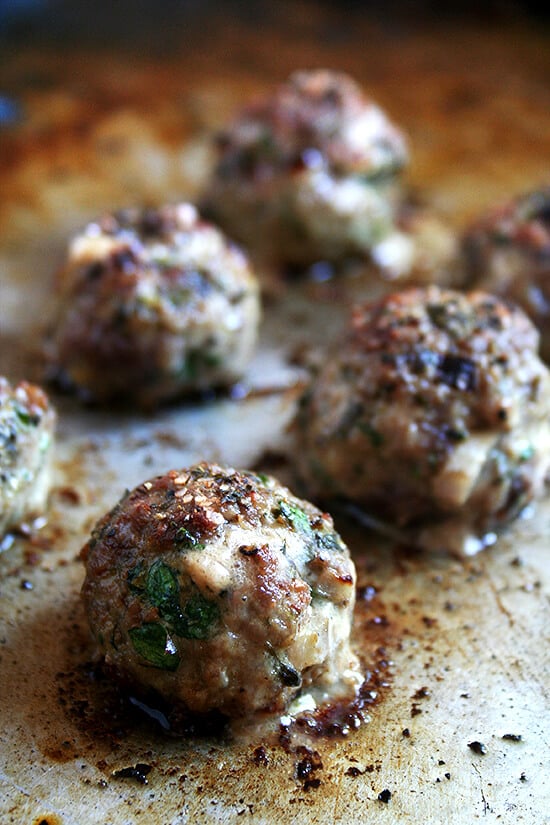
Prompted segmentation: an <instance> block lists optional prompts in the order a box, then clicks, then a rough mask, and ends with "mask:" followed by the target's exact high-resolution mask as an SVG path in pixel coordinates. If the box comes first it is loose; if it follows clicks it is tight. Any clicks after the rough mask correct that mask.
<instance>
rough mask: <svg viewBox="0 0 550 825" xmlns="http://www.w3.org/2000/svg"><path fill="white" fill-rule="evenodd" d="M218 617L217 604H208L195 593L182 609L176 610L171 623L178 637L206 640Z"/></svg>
mask: <svg viewBox="0 0 550 825" xmlns="http://www.w3.org/2000/svg"><path fill="white" fill-rule="evenodd" d="M219 617H220V611H219V608H218V606H217V604H215V603H214V602H209V601H208V600H207V599H205V598H204V596H202V595H201V594H200V593H195V594H194V595H193V596H191V598H190V599H189V600H188V601H187V603H186V604H185V605H184V607H183V608H178V615H177V616H174V617H173V618H172V621H173V626H174V631H175V633H177V635H178V636H182V637H183V638H184V639H207V638H208V637H209V636H210V635H211V634H212V626H213V625H214V624H215V623H216V622H217V621H218V619H219Z"/></svg>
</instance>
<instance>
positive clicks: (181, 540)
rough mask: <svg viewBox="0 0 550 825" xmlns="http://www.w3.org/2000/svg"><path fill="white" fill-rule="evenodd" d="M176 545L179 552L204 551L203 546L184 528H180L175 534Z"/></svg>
mask: <svg viewBox="0 0 550 825" xmlns="http://www.w3.org/2000/svg"><path fill="white" fill-rule="evenodd" d="M176 545H177V547H178V549H181V550H204V544H203V543H202V542H200V541H199V540H198V539H197V538H196V536H194V535H193V533H190V532H189V530H187V529H186V528H185V527H180V528H179V529H178V531H177V532H176Z"/></svg>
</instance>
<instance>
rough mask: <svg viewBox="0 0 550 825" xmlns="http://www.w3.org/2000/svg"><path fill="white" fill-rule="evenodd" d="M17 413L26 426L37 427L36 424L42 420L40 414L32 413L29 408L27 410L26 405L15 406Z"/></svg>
mask: <svg viewBox="0 0 550 825" xmlns="http://www.w3.org/2000/svg"><path fill="white" fill-rule="evenodd" d="M15 414H16V416H17V418H18V419H19V421H20V422H21V424H23V425H24V426H25V427H36V425H37V424H38V423H39V421H40V418H39V416H37V415H31V414H30V412H29V411H28V410H26V409H25V408H24V407H20V406H19V405H17V406H16V407H15Z"/></svg>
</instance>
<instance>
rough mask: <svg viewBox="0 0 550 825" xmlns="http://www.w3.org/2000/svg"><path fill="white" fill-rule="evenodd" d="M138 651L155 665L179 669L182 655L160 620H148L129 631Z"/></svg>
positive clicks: (143, 657) (164, 668) (167, 668)
mask: <svg viewBox="0 0 550 825" xmlns="http://www.w3.org/2000/svg"><path fill="white" fill-rule="evenodd" d="M128 635H129V636H130V641H131V642H132V646H133V648H134V650H135V651H136V653H137V654H138V655H139V656H141V658H142V659H145V661H146V662H148V663H149V664H150V665H152V666H153V667H158V668H160V669H161V670H172V671H173V670H177V668H178V666H179V663H180V657H179V656H178V652H177V649H176V646H175V644H174V642H173V641H172V639H171V638H170V636H169V635H168V631H167V630H166V628H165V627H164V626H163V625H161V624H159V623H158V622H146V623H145V624H143V625H141V627H133V628H131V630H129V631H128Z"/></svg>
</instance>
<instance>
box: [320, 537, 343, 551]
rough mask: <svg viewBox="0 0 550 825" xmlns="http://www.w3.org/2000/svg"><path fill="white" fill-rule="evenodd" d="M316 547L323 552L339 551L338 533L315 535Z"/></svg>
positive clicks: (340, 544)
mask: <svg viewBox="0 0 550 825" xmlns="http://www.w3.org/2000/svg"><path fill="white" fill-rule="evenodd" d="M315 541H316V542H317V546H318V547H320V548H322V549H323V550H331V551H334V550H341V549H342V543H341V541H340V537H339V536H338V533H315Z"/></svg>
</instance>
